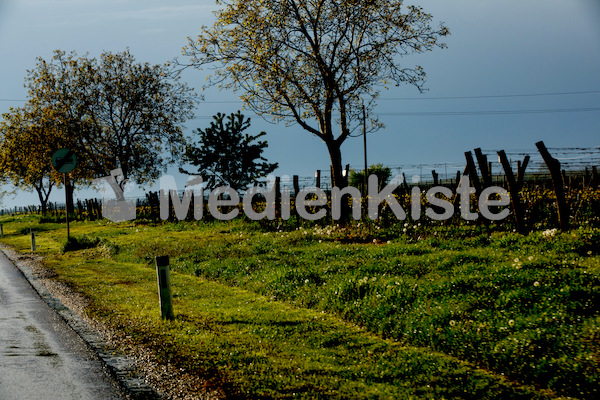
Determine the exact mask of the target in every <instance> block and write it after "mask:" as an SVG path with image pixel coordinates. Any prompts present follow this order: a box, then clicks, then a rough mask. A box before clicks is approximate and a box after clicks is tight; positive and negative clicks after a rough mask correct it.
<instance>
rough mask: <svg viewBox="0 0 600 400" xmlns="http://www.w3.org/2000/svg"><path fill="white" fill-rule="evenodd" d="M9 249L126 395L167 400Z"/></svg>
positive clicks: (135, 399)
mask: <svg viewBox="0 0 600 400" xmlns="http://www.w3.org/2000/svg"><path fill="white" fill-rule="evenodd" d="M7 249H10V247H7V246H6V245H4V244H0V251H2V253H3V254H4V255H5V256H6V258H8V259H9V260H10V262H12V263H13V264H14V265H15V266H16V267H17V269H18V270H19V271H20V272H21V274H23V276H24V277H25V279H27V281H28V282H29V284H30V285H31V287H32V288H33V289H34V290H35V291H36V292H37V294H38V295H39V296H40V297H41V299H42V300H43V301H44V302H45V303H46V304H48V306H49V307H50V308H51V309H52V310H54V311H55V312H56V313H57V314H58V315H59V316H60V317H61V318H62V319H63V320H64V321H65V322H66V323H67V325H68V326H69V327H70V328H71V329H72V330H73V331H74V332H75V333H77V335H78V336H79V337H81V339H82V340H83V341H84V342H85V343H86V344H87V346H88V347H89V348H90V349H91V350H92V351H93V352H94V353H95V354H96V355H97V356H98V358H99V359H100V360H101V361H102V362H103V363H104V365H105V366H106V368H107V370H108V371H109V372H110V374H111V375H112V376H113V377H114V378H115V379H116V380H117V382H118V383H119V384H120V385H121V387H122V389H123V390H124V391H125V392H126V394H127V395H128V396H129V397H130V398H131V399H133V400H164V399H165V396H164V395H163V394H161V393H159V392H157V391H156V390H155V389H154V388H152V387H151V386H150V385H149V384H148V383H147V382H146V380H145V379H144V378H143V377H142V374H141V373H140V372H139V371H138V370H137V368H136V367H135V362H134V361H133V360H132V359H131V358H129V357H127V356H126V355H125V354H124V353H123V352H122V351H120V350H118V349H117V348H116V347H114V346H111V345H110V344H109V343H108V342H107V341H106V340H104V339H103V338H102V336H101V335H100V334H99V333H98V332H97V331H95V330H94V329H93V328H92V327H91V326H90V325H89V324H88V323H87V322H86V321H84V320H83V319H82V318H81V317H80V316H79V315H77V314H76V313H75V312H74V311H72V310H71V309H70V308H68V307H67V306H65V305H64V304H63V303H62V302H61V301H60V300H59V299H57V298H56V297H54V296H53V295H52V294H51V293H50V291H49V290H48V288H47V287H46V286H45V285H44V284H43V283H42V282H41V281H40V278H38V277H37V276H36V275H35V273H34V272H33V271H32V270H31V268H29V267H28V266H27V265H25V264H24V263H23V262H21V261H20V260H18V259H15V258H14V257H12V256H11V254H10V253H9V252H7V251H6V250H7Z"/></svg>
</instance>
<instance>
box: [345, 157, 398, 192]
mask: <svg viewBox="0 0 600 400" xmlns="http://www.w3.org/2000/svg"><path fill="white" fill-rule="evenodd" d="M371 175H377V179H378V181H379V187H380V188H383V187H384V186H385V185H387V184H388V182H389V180H390V178H391V177H392V170H391V169H390V167H384V166H383V164H373V165H371V166H370V167H369V168H367V178H368V177H369V176H371ZM349 183H350V186H354V187H355V188H360V189H361V190H364V186H365V171H364V170H353V169H352V170H350V177H349ZM365 193H366V191H365Z"/></svg>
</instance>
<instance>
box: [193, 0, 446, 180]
mask: <svg viewBox="0 0 600 400" xmlns="http://www.w3.org/2000/svg"><path fill="white" fill-rule="evenodd" d="M223 4H224V7H223V8H222V9H220V10H219V11H217V12H216V16H217V21H216V22H215V24H214V25H213V26H212V28H202V31H201V33H200V35H199V36H198V37H197V38H195V39H190V40H189V43H188V45H187V47H186V48H185V49H184V54H185V55H186V56H189V57H190V62H189V63H188V66H189V65H191V66H194V67H197V68H203V67H205V66H207V65H209V64H216V65H218V66H220V67H221V68H216V69H215V72H214V75H212V77H211V80H210V81H209V85H211V84H214V85H219V87H221V88H226V89H234V90H240V91H242V92H243V94H242V96H241V98H242V100H243V101H244V102H245V103H246V104H247V105H248V107H249V108H250V109H252V110H253V111H254V112H256V113H257V114H259V115H269V116H272V117H273V118H274V119H275V120H283V121H286V122H289V123H294V122H295V123H298V124H299V125H300V126H301V127H302V128H304V129H305V130H307V131H309V132H310V133H312V134H314V135H316V136H318V137H319V138H320V139H322V140H323V142H324V143H325V145H326V146H327V149H328V151H329V155H330V159H331V165H332V170H333V174H332V185H334V186H338V187H343V186H344V179H343V176H342V155H341V150H340V148H341V146H342V144H343V143H344V141H345V140H346V139H347V138H348V137H349V136H350V135H351V134H352V132H353V131H354V130H355V129H357V128H358V127H360V126H362V122H363V117H362V106H363V104H364V105H365V111H366V115H367V118H366V119H367V120H368V121H365V123H366V124H367V130H368V131H369V132H371V131H373V130H375V129H378V128H379V127H380V126H381V124H380V123H379V122H378V120H377V118H376V117H373V116H372V114H373V110H374V107H375V101H376V99H377V98H378V96H379V94H380V88H381V87H385V86H386V85H387V83H388V81H389V82H391V83H393V84H396V85H399V84H403V83H406V84H409V85H413V86H415V87H417V88H418V89H419V90H423V84H424V82H425V77H426V76H425V72H424V71H423V69H422V68H421V67H420V66H415V67H406V66H404V65H401V63H400V61H401V60H402V58H401V57H402V56H405V55H408V54H413V53H423V52H427V51H430V50H433V49H434V48H435V47H442V48H443V47H445V44H443V43H439V42H438V40H439V39H440V37H443V36H446V35H448V34H449V30H448V29H447V28H446V27H445V26H444V25H443V24H440V26H439V27H437V28H436V27H433V26H432V25H431V21H432V16H431V15H430V14H427V13H425V12H424V11H423V10H422V9H421V8H420V7H416V6H407V7H403V1H402V0H372V1H358V0H283V1H281V0H231V1H229V2H223Z"/></svg>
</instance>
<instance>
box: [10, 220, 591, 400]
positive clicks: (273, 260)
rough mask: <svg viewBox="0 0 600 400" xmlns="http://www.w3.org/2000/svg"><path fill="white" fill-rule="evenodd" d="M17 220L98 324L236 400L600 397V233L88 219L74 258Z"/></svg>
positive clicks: (50, 232) (78, 226)
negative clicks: (162, 300) (159, 278)
mask: <svg viewBox="0 0 600 400" xmlns="http://www.w3.org/2000/svg"><path fill="white" fill-rule="evenodd" d="M2 223H3V224H4V232H5V235H6V236H5V238H4V239H3V242H4V243H6V244H8V245H11V246H13V247H15V248H17V249H19V250H20V251H23V252H28V251H30V246H29V236H28V235H27V233H28V232H29V228H33V229H34V230H36V231H38V234H37V237H36V242H37V248H38V252H39V253H41V254H43V255H44V263H45V265H46V266H47V267H48V268H50V269H52V270H53V271H54V272H55V273H56V274H57V276H58V278H59V279H61V280H63V281H65V282H67V283H68V284H70V285H71V286H72V287H74V288H75V289H76V290H77V291H78V292H80V293H82V294H83V295H84V296H86V297H87V298H88V299H89V300H90V307H89V309H88V310H87V312H88V313H89V314H90V315H91V316H93V317H94V318H98V319H101V320H102V321H104V322H105V323H108V324H109V325H111V326H112V327H114V328H117V329H120V330H122V331H123V332H124V333H125V334H127V335H129V336H131V337H132V338H133V340H135V341H137V342H138V343H140V344H144V345H146V346H148V347H150V348H152V349H153V350H154V351H155V352H156V354H157V355H158V357H159V359H160V360H162V361H164V362H170V363H173V364H174V365H176V366H178V367H180V368H184V369H185V370H187V371H189V372H191V373H194V374H199V375H201V376H203V377H206V378H208V379H209V380H210V384H211V385H213V386H215V387H219V388H221V389H223V390H224V391H225V392H226V394H227V395H228V396H229V397H231V398H238V397H239V398H278V399H279V398H280V399H283V398H382V399H384V398H389V399H397V398H419V399H421V398H423V399H428V398H431V399H433V398H435V399H455V398H461V399H485V398H487V399H535V398H560V397H561V396H563V397H574V398H589V399H592V398H597V396H598V393H599V392H600V384H599V382H600V376H599V371H600V368H599V367H600V365H599V363H600V279H599V274H600V256H599V255H598V251H599V249H600V230H598V229H593V228H585V229H583V228H582V229H576V230H573V231H571V232H567V233H558V232H555V231H550V230H548V231H543V232H536V233H532V234H530V235H527V236H522V235H518V234H515V233H507V232H494V233H489V232H487V231H486V232H482V231H480V230H479V229H478V228H473V227H463V228H448V227H435V226H433V227H427V228H425V227H421V226H419V225H418V224H417V225H414V226H413V225H410V226H408V225H407V226H402V225H400V226H396V227H393V228H390V229H385V228H380V227H378V226H376V225H373V224H371V225H368V226H367V225H355V226H353V227H351V228H349V229H341V228H337V227H327V226H326V227H319V226H312V227H301V228H300V229H297V230H296V229H294V230H288V231H277V230H275V231H268V230H265V229H261V227H260V226H258V225H257V224H250V223H248V222H244V221H241V220H234V221H231V222H228V223H222V222H220V223H206V222H179V223H168V224H159V225H157V226H154V225H149V224H143V223H139V222H138V223H129V224H125V223H124V224H112V223H107V222H85V223H84V222H75V223H73V224H72V226H71V232H72V235H73V236H74V238H75V239H74V240H72V241H71V242H70V243H69V244H67V243H65V242H66V241H65V238H64V236H65V232H64V227H63V226H62V225H61V224H59V223H43V224H40V223H39V221H38V220H37V218H36V217H33V216H26V217H8V218H4V219H3V220H2ZM405 229H406V232H403V231H404V230H405ZM365 238H368V240H359V239H365ZM349 239H351V240H349ZM367 241H368V242H369V243H346V242H367ZM156 255H169V256H170V259H171V271H172V272H171V273H172V276H171V281H172V284H173V297H174V309H175V313H176V319H175V320H174V321H172V322H167V321H161V320H160V315H159V309H158V304H157V303H158V298H157V297H158V295H157V293H156V292H157V290H156V273H155V269H154V264H153V260H154V256H156Z"/></svg>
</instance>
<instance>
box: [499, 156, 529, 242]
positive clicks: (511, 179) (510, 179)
mask: <svg viewBox="0 0 600 400" xmlns="http://www.w3.org/2000/svg"><path fill="white" fill-rule="evenodd" d="M498 158H499V160H500V164H502V169H504V175H505V176H506V182H507V184H508V192H509V194H510V202H511V204H512V208H513V213H514V215H515V225H516V226H517V231H518V232H519V233H526V231H527V230H526V229H525V216H524V213H523V207H521V201H520V200H519V192H520V191H521V187H522V186H523V176H524V175H525V168H522V166H521V163H519V167H518V172H517V176H518V177H517V179H515V175H514V174H513V170H512V168H511V166H510V163H509V162H508V157H506V153H505V152H504V150H500V151H499V152H498ZM528 161H529V156H526V157H525V162H524V165H525V167H527V163H528ZM519 177H520V180H519Z"/></svg>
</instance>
